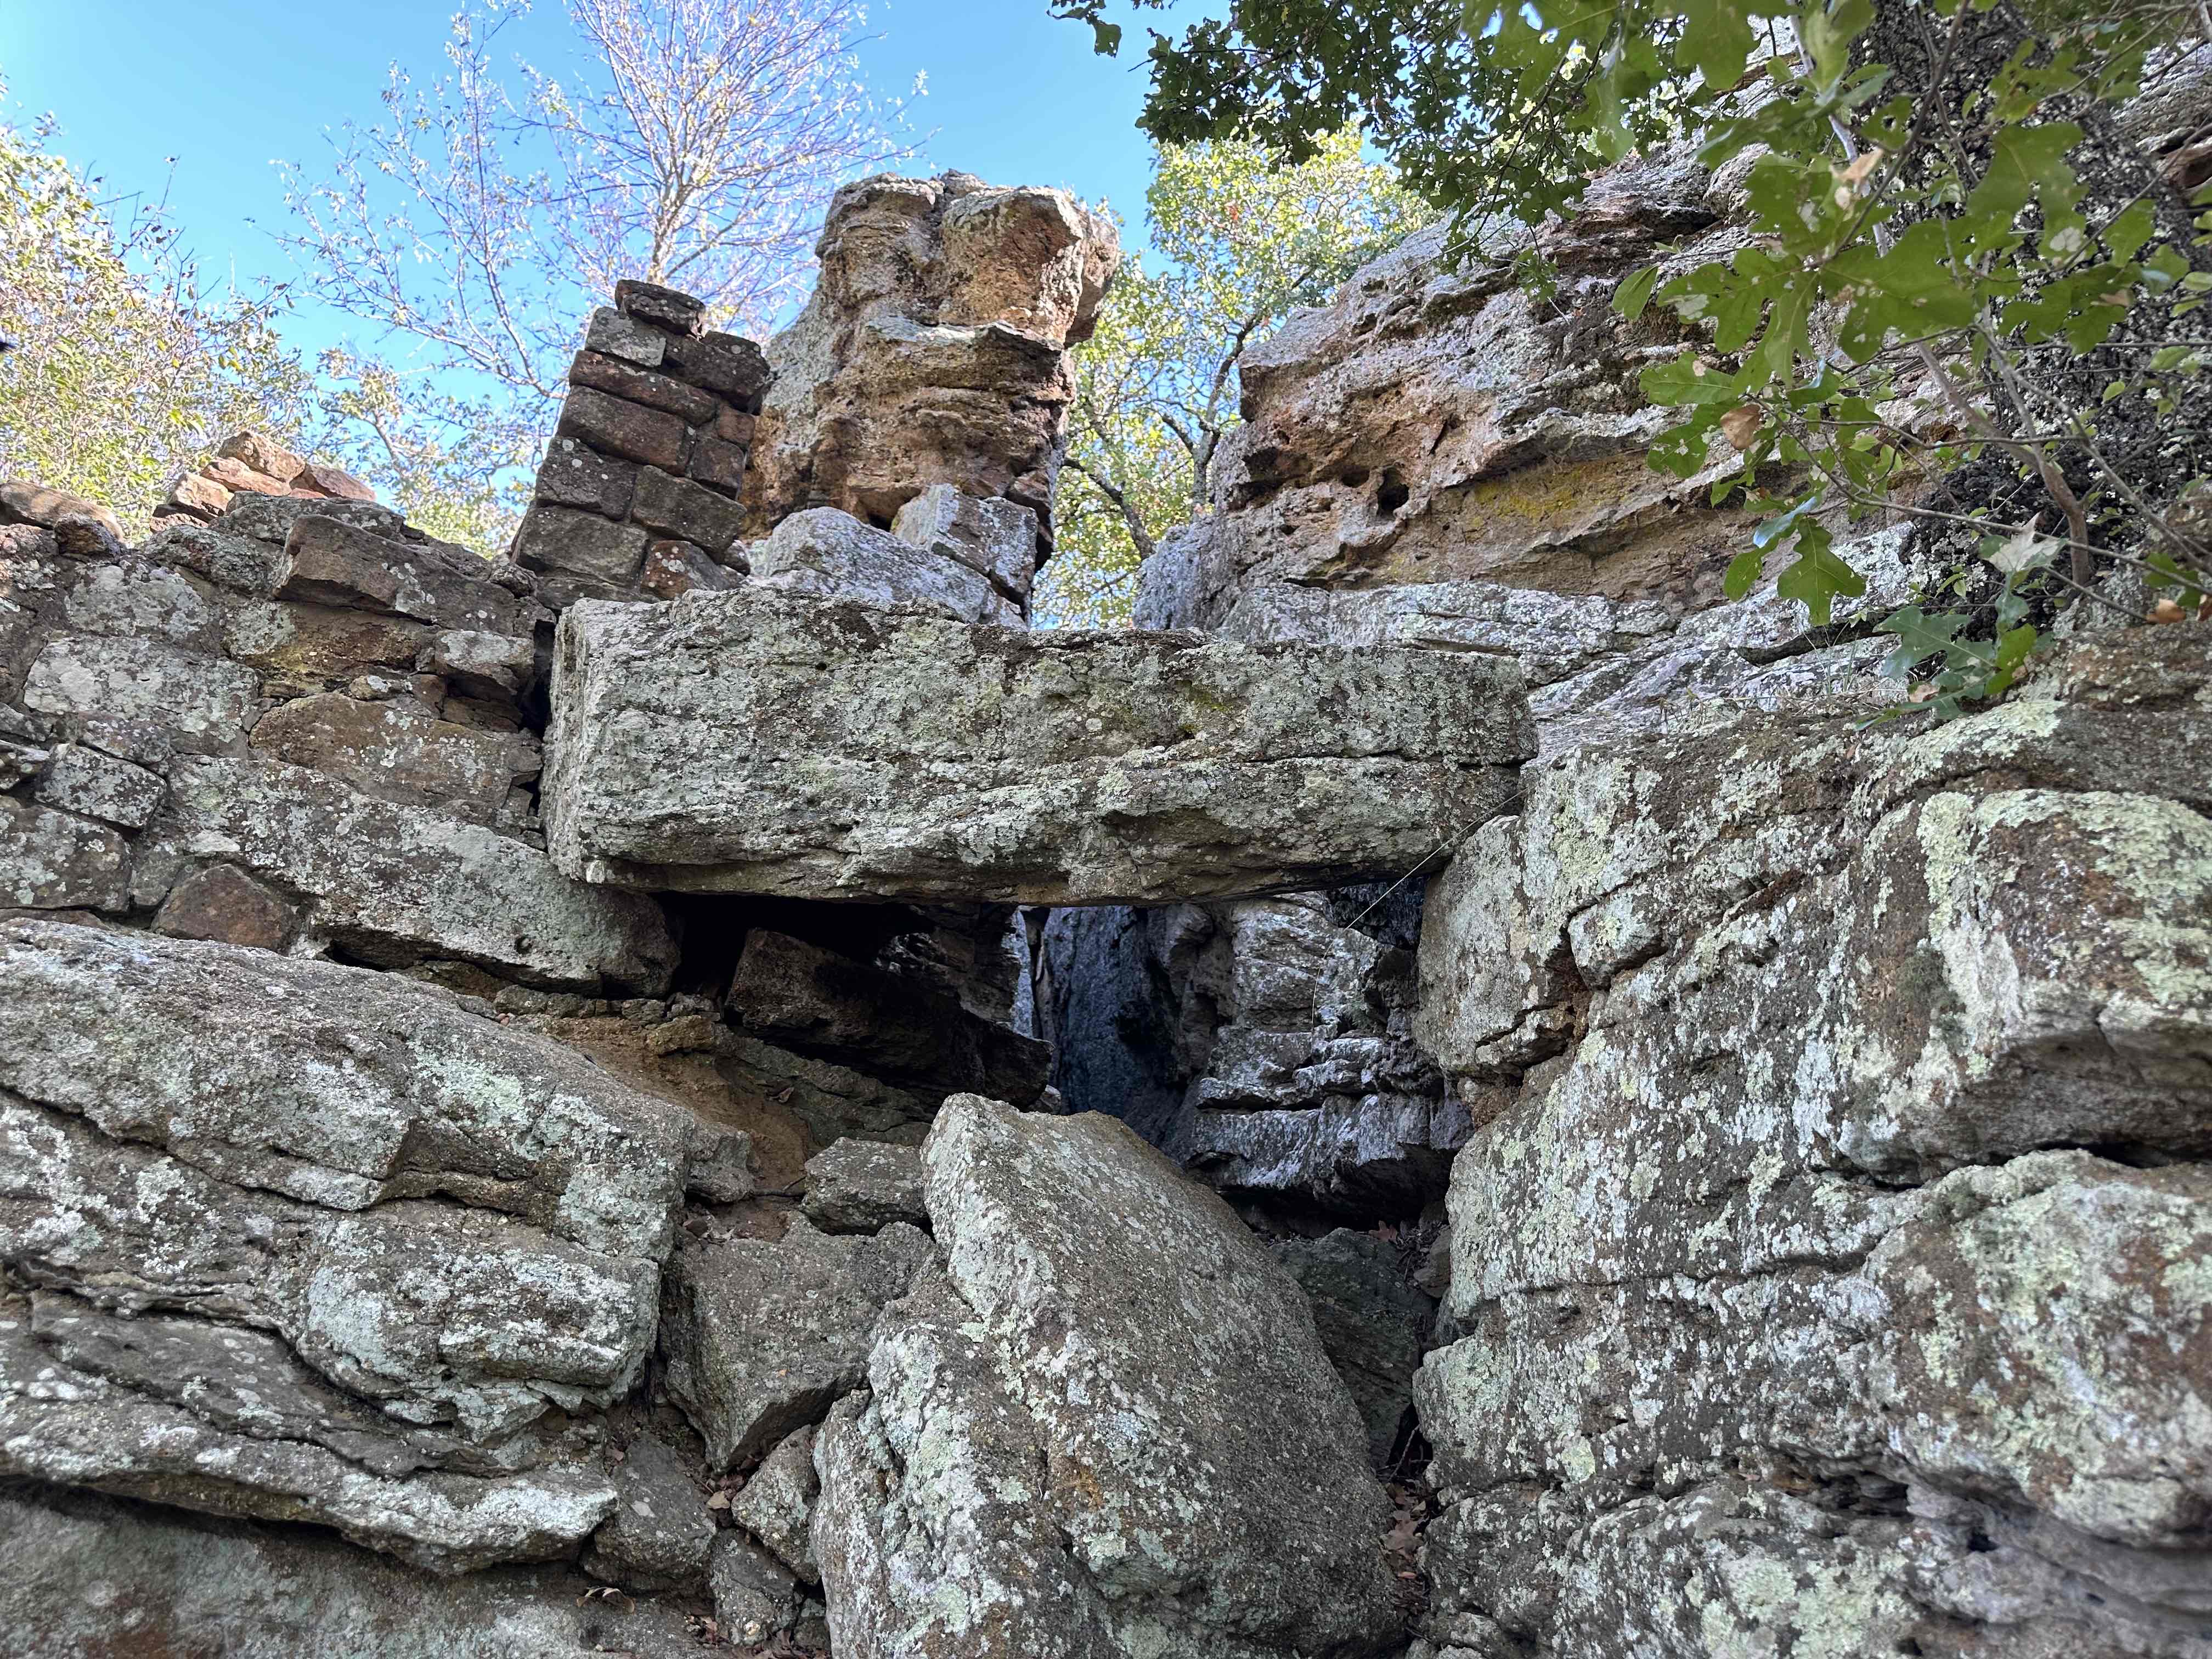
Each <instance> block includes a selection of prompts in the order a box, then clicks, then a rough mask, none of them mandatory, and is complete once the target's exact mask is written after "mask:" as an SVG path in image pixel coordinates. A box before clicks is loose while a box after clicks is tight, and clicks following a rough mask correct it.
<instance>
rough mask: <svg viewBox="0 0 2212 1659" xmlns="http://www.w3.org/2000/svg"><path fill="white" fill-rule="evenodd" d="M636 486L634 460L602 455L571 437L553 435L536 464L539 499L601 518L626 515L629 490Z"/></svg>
mask: <svg viewBox="0 0 2212 1659" xmlns="http://www.w3.org/2000/svg"><path fill="white" fill-rule="evenodd" d="M636 488H637V463H636V462H635V461H623V460H617V459H615V457H613V456H611V455H602V454H600V453H599V451H598V450H596V449H593V448H592V447H590V446H589V445H588V444H582V443H579V442H578V441H576V440H575V439H574V438H556V439H555V440H554V441H552V443H551V444H550V445H548V446H547V447H546V451H545V459H544V461H543V462H542V463H540V464H539V465H538V500H539V501H551V502H552V503H553V504H554V505H555V506H556V507H582V508H584V509H585V510H586V512H591V513H598V514H599V515H600V516H601V517H602V518H607V519H622V518H626V517H628V516H629V497H630V492H631V491H632V490H633V489H636Z"/></svg>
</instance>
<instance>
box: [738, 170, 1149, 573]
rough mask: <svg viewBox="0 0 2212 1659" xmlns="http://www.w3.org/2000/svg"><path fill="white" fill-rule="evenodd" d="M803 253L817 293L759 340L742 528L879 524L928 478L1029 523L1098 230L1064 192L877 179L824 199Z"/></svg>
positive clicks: (1051, 450) (1092, 271)
mask: <svg viewBox="0 0 2212 1659" xmlns="http://www.w3.org/2000/svg"><path fill="white" fill-rule="evenodd" d="M816 252H817V256H818V257H819V258H820V259H821V262H822V270H821V276H820V278H819V280H818V281H817V283H816V285H815V290H814V295H813V297H812V298H811V300H809V301H808V302H807V306H806V309H805V311H804V312H802V313H800V314H799V319H798V320H797V321H796V322H794V323H793V325H791V326H790V327H789V328H787V329H786V330H785V331H783V332H782V333H781V334H779V335H777V336H776V337H775V338H774V339H773V340H771V341H770V342H769V347H768V361H769V368H771V369H772V370H773V372H774V379H773V380H772V381H771V383H770V385H769V391H768V395H767V399H766V401H765V403H764V404H763V407H762V409H761V414H760V423H759V426H758V428H757V432H756V434H755V435H754V438H753V441H752V456H751V464H750V467H749V469H748V470H747V472H746V475H745V483H744V494H743V495H742V497H741V500H742V501H743V504H744V507H745V508H746V510H747V513H748V514H749V515H750V520H751V523H752V526H753V533H755V534H760V533H764V532H767V531H768V530H769V529H771V528H773V527H774V526H775V525H777V524H779V523H781V521H782V520H784V519H786V518H787V517H788V516H789V515H790V514H792V513H795V512H798V511H799V509H801V508H803V507H821V506H828V507H838V508H842V510H843V511H845V512H847V513H852V514H853V515H854V516H855V517H856V518H860V519H864V520H870V521H872V522H873V523H876V524H879V525H885V526H888V525H889V524H890V522H891V520H892V518H893V516H894V515H895V514H896V513H897V512H898V511H899V509H900V508H901V507H903V506H904V505H905V504H906V503H907V502H908V501H911V500H913V499H914V498H915V496H916V495H920V494H921V492H922V491H923V490H925V489H928V488H929V487H930V486H931V485H933V484H939V483H950V484H955V485H957V486H958V487H959V488H960V489H963V490H964V491H966V492H967V493H968V494H969V495H977V496H984V497H990V496H1004V497H1006V498H1007V499H1008V500H1011V501H1015V502H1018V503H1019V504H1021V505H1023V506H1026V507H1030V508H1032V509H1033V510H1035V511H1036V513H1038V514H1039V515H1040V516H1042V515H1043V514H1044V513H1046V511H1047V510H1048V507H1049V505H1050V502H1051V500H1052V484H1053V477H1054V473H1055V472H1056V471H1058V468H1059V464H1060V447H1061V433H1062V429H1063V427H1064V424H1065V421H1066V410H1067V405H1068V404H1069V403H1071V402H1072V401H1073V398H1074V395H1075V384H1074V378H1073V372H1072V370H1071V369H1070V367H1069V364H1068V357H1067V349H1068V348H1069V347H1070V346H1072V345H1074V344H1075V343H1078V342H1079V341H1081V340H1083V339H1085V338H1086V337H1088V336H1089V335H1090V332H1091V326H1092V324H1093V322H1094V320H1095V319H1096V317H1097V308H1098V302H1099V301H1100V300H1101V299H1102V298H1103V296H1104V294H1105V291H1106V284H1107V281H1108V279H1109V277H1110V276H1111V275H1112V274H1113V270H1114V268H1115V264H1117V263H1118V261H1119V259H1120V257H1121V249H1120V243H1119V239H1118V237H1117V236H1116V234H1115V229H1114V227H1113V224H1112V222H1111V221H1110V220H1109V219H1108V218H1107V217H1106V216H1105V215H1103V213H1098V212H1095V211H1093V210H1091V209H1088V208H1086V207H1085V206H1084V205H1083V204H1081V203H1079V202H1078V201H1077V200H1076V199H1075V198H1074V197H1072V196H1070V195H1068V193H1067V192H1066V191H1060V190H1043V189H1037V188H1022V189H996V188H994V187H993V186H991V185H986V184H985V183H984V182H983V181H982V180H981V179H977V178H975V177H974V176H973V175H972V174H969V173H945V174H943V175H942V176H940V177H939V178H935V179H897V178H892V177H890V176H888V175H879V176H878V177H875V178H872V179H862V180H860V182H859V183H857V184H852V185H846V186H845V187H844V188H843V189H842V190H840V191H838V192H837V194H836V197H834V198H833V199H832V200H831V202H830V204H829V213H828V216H826V218H825V220H824V222H823V230H822V239H821V240H820V242H819V243H818V244H817V247H816Z"/></svg>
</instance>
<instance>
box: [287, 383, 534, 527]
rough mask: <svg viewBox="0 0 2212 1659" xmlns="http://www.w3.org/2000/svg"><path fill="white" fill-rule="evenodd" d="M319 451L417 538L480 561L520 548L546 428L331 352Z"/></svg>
mask: <svg viewBox="0 0 2212 1659" xmlns="http://www.w3.org/2000/svg"><path fill="white" fill-rule="evenodd" d="M317 368H318V369H319V372H320V380H321V392H322V396H321V399H320V404H319V417H320V418H319V421H318V422H317V424H316V426H315V428H314V441H315V442H316V444H317V445H318V447H319V448H321V449H322V450H323V451H324V452H325V453H329V454H331V455H333V456H336V457H337V458H338V459H340V461H341V463H342V464H343V465H344V466H345V467H346V468H347V470H348V471H351V472H353V473H355V474H356V475H357V476H358V477H362V479H364V480H367V481H368V482H370V483H374V486H375V489H376V492H377V494H378V495H380V497H382V498H383V499H384V500H385V501H389V502H391V503H392V505H393V506H395V507H398V508H399V509H400V510H401V511H403V512H404V513H406V515H407V517H408V519H409V520H410V522H411V523H413V524H414V525H416V526H417V527H418V528H420V529H422V530H426V531H428V532H429V533H430V534H432V535H434V536H437V537H440V538H443V539H444V540H447V541H453V542H459V543H460V544H462V545H464V546H465V547H472V548H474V549H476V550H477V551H478V552H481V553H483V554H486V555H490V554H495V553H497V552H500V551H501V550H503V549H504V548H505V547H506V546H507V544H508V543H509V542H511V541H513V539H514V532H515V530H516V529H517V527H518V526H520V523H521V521H522V513H523V509H524V508H525V507H527V506H528V505H529V500H528V497H529V489H530V477H531V475H530V473H529V472H528V471H526V469H527V468H528V467H529V466H530V465H532V462H534V461H535V460H536V459H537V458H538V454H539V453H540V452H541V450H542V449H543V447H544V441H545V435H544V427H543V426H542V425H541V424H540V422H538V420H537V419H535V418H532V413H531V412H525V411H520V410H517V409H516V407H515V406H514V404H513V402H512V401H511V400H508V399H506V398H501V397H498V396H487V397H483V398H474V399H471V398H456V397H454V396H453V395H452V394H451V393H450V392H445V391H443V390H441V388H440V387H439V386H438V385H437V384H436V383H435V380H433V379H432V378H431V377H429V376H428V375H427V374H420V373H418V374H413V375H411V376H410V375H408V374H403V373H402V371H400V370H399V369H397V368H393V367H392V365H391V364H389V363H386V362H378V361H376V360H374V359H373V358H361V357H356V356H353V355H352V354H351V353H349V352H346V351H343V350H331V351H325V353H324V354H323V355H322V357H321V358H320V360H319V362H318V364H317Z"/></svg>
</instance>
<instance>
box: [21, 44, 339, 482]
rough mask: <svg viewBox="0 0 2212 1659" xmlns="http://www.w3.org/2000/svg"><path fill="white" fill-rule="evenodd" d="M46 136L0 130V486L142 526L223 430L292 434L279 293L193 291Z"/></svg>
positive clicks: (132, 214)
mask: <svg viewBox="0 0 2212 1659" xmlns="http://www.w3.org/2000/svg"><path fill="white" fill-rule="evenodd" d="M5 92H6V88H5V87H4V85H0V97H4V96H5ZM52 136H53V128H52V124H51V123H50V122H44V121H42V122H40V123H37V124H35V125H33V126H32V127H30V128H29V129H28V130H26V129H24V128H21V127H19V126H15V125H9V124H7V123H5V122H0V337H4V338H6V339H8V340H9V341H10V342H11V343H12V344H13V347H14V349H12V350H10V351H9V352H8V353H7V354H6V355H5V356H0V473H4V474H7V475H12V476H15V477H28V478H34V479H36V480H38V481H39V482H40V483H47V484H51V485H52V486H54V487H55V488H57V489H66V490H70V491H71V492H73V493H75V494H77V495H84V496H87V497H88V498H90V499H91V500H94V501H99V502H100V503H101V504H102V505H104V506H107V507H113V508H114V509H115V510H116V511H117V512H118V513H123V514H125V516H126V517H132V518H143V516H144V515H145V514H147V513H149V512H150V511H151V510H152V509H153V507H155V504H156V503H157V502H158V501H160V500H161V494H162V491H163V490H164V489H165V488H166V487H167V483H168V480H169V477H170V476H171V475H172V474H173V473H174V472H177V471H180V470H182V469H184V468H185V467H187V466H193V465H198V463H200V462H201V461H203V460H204V459H206V458H207V454H208V452H209V451H210V449H212V448H213V447H214V446H215V445H216V443H217V442H219V441H221V440H222V438H223V437H224V436H225V435H228V433H230V432H231V431H234V430H235V429H237V428H240V427H246V426H252V427H258V428H263V429H264V430H270V431H274V432H277V433H282V434H286V435H291V434H294V433H296V432H297V430H298V429H299V428H300V426H301V424H302V422H303V421H304V419H305V416H306V411H307V394H308V390H309V387H308V381H307V375H306V374H305V373H304V372H303V371H302V370H301V367H300V365H299V362H298V361H297V359H296V358H295V357H294V356H292V355H291V354H290V353H289V352H288V351H286V350H285V349H284V348H283V343H282V342H281V341H280V340H279V339H278V338H277V337H276V332H275V330H274V329H273V328H272V326H271V325H270V319H271V317H272V315H273V314H274V313H275V312H276V309H277V308H279V307H281V306H282V304H283V295H282V294H281V293H274V292H269V293H259V294H247V293H244V292H241V291H240V290H238V289H234V288H231V287H229V286H228V285H222V286H218V285H216V284H213V283H207V282H204V280H203V279H202V278H201V276H200V275H199V273H198V271H197V269H196V268H195V267H194V266H193V264H191V261H190V260H189V259H187V258H184V257H183V256H182V254H181V252H180V251H179V242H178V233H177V230H176V228H175V227H174V226H173V224H172V223H171V222H169V219H168V217H167V215H166V214H165V213H164V212H163V211H162V209H161V204H159V203H140V204H137V205H136V206H135V207H134V208H133V209H132V210H131V211H129V212H128V213H126V214H125V215H124V216H121V217H120V218H119V219H118V217H117V216H115V215H114V213H113V212H112V210H111V208H110V207H109V206H107V205H106V204H104V203H103V201H102V198H101V196H100V188H99V185H100V181H99V180H98V179H93V178H88V177H87V176H86V175H85V174H84V173H82V172H81V171H79V170H78V169H76V168H75V167H71V166H70V163H69V162H68V161H65V160H64V158H63V157H62V156H60V155H57V154H54V153H53V152H52Z"/></svg>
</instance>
